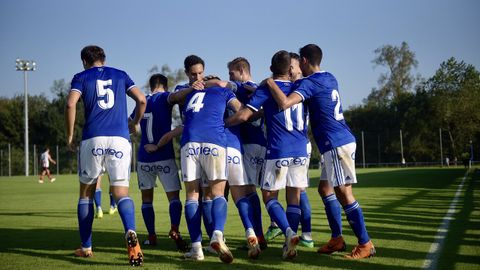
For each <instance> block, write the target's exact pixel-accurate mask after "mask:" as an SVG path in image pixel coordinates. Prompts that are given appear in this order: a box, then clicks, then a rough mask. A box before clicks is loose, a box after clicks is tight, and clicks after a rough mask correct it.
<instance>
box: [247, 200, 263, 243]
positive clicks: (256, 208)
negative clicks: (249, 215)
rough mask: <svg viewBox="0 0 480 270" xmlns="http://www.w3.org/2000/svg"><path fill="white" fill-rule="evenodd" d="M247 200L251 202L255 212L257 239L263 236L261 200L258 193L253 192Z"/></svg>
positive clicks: (254, 222) (254, 225) (254, 220)
mask: <svg viewBox="0 0 480 270" xmlns="http://www.w3.org/2000/svg"><path fill="white" fill-rule="evenodd" d="M247 199H248V201H249V202H250V206H251V207H252V210H253V219H252V221H253V230H254V231H255V234H256V235H257V237H262V236H263V224H262V207H261V206H260V199H259V198H258V194H257V192H252V193H250V194H248V195H247Z"/></svg>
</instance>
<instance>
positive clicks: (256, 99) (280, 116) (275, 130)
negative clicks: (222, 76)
mask: <svg viewBox="0 0 480 270" xmlns="http://www.w3.org/2000/svg"><path fill="white" fill-rule="evenodd" d="M275 82H276V84H277V85H278V86H279V88H280V89H281V90H282V92H283V93H284V94H285V95H288V94H290V93H291V87H292V83H291V82H290V81H280V80H275ZM262 105H263V110H264V115H265V124H266V127H267V155H266V158H268V159H276V158H285V157H298V156H307V153H306V144H307V142H308V141H307V133H306V131H307V126H306V119H305V113H304V111H303V104H301V103H299V104H296V105H294V106H292V107H291V108H289V109H287V110H280V108H279V107H278V105H277V103H276V102H275V100H274V99H273V97H272V96H271V94H270V90H268V88H267V86H260V87H259V88H257V90H256V91H255V94H254V96H253V97H252V99H251V100H250V102H249V104H248V106H249V107H252V106H253V107H254V108H255V109H256V110H258V109H259V108H260V106H262ZM304 146H305V147H304Z"/></svg>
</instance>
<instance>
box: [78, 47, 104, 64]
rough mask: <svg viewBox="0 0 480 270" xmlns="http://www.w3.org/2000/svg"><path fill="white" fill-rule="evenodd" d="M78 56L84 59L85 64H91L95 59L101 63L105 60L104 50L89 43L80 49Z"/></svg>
mask: <svg viewBox="0 0 480 270" xmlns="http://www.w3.org/2000/svg"><path fill="white" fill-rule="evenodd" d="M80 58H81V59H82V60H84V61H85V62H86V63H87V65H93V63H95V62H96V61H100V62H102V63H103V62H105V52H104V51H103V49H102V48H100V47H98V46H96V45H89V46H86V47H85V48H83V49H82V52H81V53H80Z"/></svg>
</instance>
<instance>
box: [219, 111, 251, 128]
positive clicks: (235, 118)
mask: <svg viewBox="0 0 480 270" xmlns="http://www.w3.org/2000/svg"><path fill="white" fill-rule="evenodd" d="M252 115H253V110H252V109H250V108H249V107H242V108H241V109H240V110H239V111H237V112H236V113H235V114H234V115H232V116H230V117H229V118H227V119H225V126H226V127H231V126H235V125H238V124H241V123H243V122H246V121H248V119H249V118H250V117H251V116H252Z"/></svg>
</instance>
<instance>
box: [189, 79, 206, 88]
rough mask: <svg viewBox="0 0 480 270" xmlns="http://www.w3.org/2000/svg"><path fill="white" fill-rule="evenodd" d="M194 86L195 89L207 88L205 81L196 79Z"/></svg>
mask: <svg viewBox="0 0 480 270" xmlns="http://www.w3.org/2000/svg"><path fill="white" fill-rule="evenodd" d="M192 88H193V89H195V90H203V89H205V82H204V81H201V80H198V81H195V82H194V83H192Z"/></svg>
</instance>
